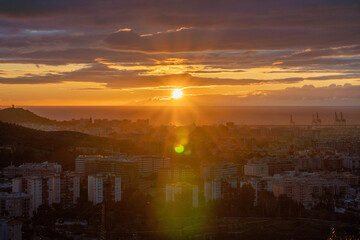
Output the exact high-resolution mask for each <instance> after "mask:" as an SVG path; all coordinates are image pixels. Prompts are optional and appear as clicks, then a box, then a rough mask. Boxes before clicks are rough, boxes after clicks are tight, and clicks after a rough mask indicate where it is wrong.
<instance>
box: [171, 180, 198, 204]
mask: <svg viewBox="0 0 360 240" xmlns="http://www.w3.org/2000/svg"><path fill="white" fill-rule="evenodd" d="M179 196H182V197H181V199H187V201H191V203H192V206H193V207H198V206H199V187H198V186H197V185H192V184H186V183H176V184H167V185H166V187H165V200H166V202H174V201H176V200H177V198H178V197H179Z"/></svg>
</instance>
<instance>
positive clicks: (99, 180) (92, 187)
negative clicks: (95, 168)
mask: <svg viewBox="0 0 360 240" xmlns="http://www.w3.org/2000/svg"><path fill="white" fill-rule="evenodd" d="M103 191H104V188H103V176H102V175H100V174H98V175H89V176H88V200H89V201H90V202H92V203H93V204H99V203H102V201H103Z"/></svg>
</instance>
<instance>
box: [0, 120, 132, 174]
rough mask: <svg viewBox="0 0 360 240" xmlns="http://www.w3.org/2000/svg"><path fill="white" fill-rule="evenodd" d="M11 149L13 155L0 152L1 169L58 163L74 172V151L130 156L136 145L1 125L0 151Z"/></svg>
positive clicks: (88, 136) (75, 154)
mask: <svg viewBox="0 0 360 240" xmlns="http://www.w3.org/2000/svg"><path fill="white" fill-rule="evenodd" d="M1 146H12V147H13V148H14V149H16V150H15V151H14V152H11V151H4V150H1V149H0V168H2V167H5V166H8V165H9V164H10V163H11V162H13V163H14V164H15V165H18V164H21V163H24V162H41V161H50V162H58V163H60V164H62V165H63V167H64V169H73V168H74V160H75V158H76V156H77V155H78V154H79V152H76V151H75V150H74V148H75V147H91V148H96V149H97V150H98V153H100V154H101V153H102V152H103V151H104V150H107V149H114V150H118V151H121V152H123V153H131V152H132V151H134V150H135V147H136V146H135V145H134V143H132V142H131V141H128V140H116V139H111V138H103V137H97V136H91V135H87V134H83V133H79V132H71V131H55V132H45V131H39V130H35V129H31V128H26V127H22V126H19V125H15V124H10V123H4V122H0V147H1Z"/></svg>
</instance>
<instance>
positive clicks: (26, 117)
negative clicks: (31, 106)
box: [0, 108, 56, 125]
mask: <svg viewBox="0 0 360 240" xmlns="http://www.w3.org/2000/svg"><path fill="white" fill-rule="evenodd" d="M0 121H2V122H8V123H34V124H44V125H50V124H55V123H56V121H55V120H50V119H48V118H44V117H40V116H38V115H36V114H35V113H33V112H30V111H29V110H26V109H23V108H5V109H1V110H0Z"/></svg>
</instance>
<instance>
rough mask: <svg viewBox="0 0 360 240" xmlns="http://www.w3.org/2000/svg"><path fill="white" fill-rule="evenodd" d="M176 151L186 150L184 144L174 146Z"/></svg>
mask: <svg viewBox="0 0 360 240" xmlns="http://www.w3.org/2000/svg"><path fill="white" fill-rule="evenodd" d="M174 150H175V152H177V153H183V152H184V150H185V149H184V146H183V145H177V146H175V147H174Z"/></svg>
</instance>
